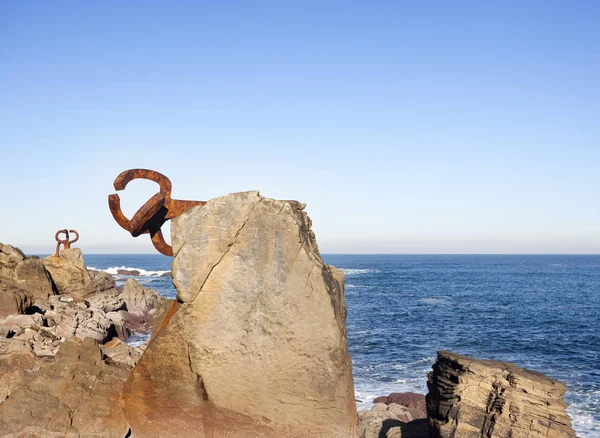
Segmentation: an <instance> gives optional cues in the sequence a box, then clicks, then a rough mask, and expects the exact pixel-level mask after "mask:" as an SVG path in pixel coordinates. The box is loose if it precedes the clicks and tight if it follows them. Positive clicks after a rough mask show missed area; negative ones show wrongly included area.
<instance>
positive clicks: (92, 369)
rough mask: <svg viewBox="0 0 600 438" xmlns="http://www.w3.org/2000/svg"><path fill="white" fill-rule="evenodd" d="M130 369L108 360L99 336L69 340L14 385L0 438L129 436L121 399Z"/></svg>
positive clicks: (0, 412)
mask: <svg viewBox="0 0 600 438" xmlns="http://www.w3.org/2000/svg"><path fill="white" fill-rule="evenodd" d="M127 374H128V371H127V370H126V369H124V368H120V367H116V366H112V365H108V364H106V363H105V362H104V361H103V360H102V353H101V351H100V348H99V347H98V345H97V344H96V342H95V341H94V340H93V339H86V340H85V341H80V340H79V339H77V338H72V339H70V340H68V341H66V342H64V343H63V344H62V345H61V346H60V349H59V351H58V353H57V354H56V359H55V361H54V362H53V363H52V364H50V365H48V366H46V367H43V368H41V369H39V370H37V371H34V372H32V373H30V374H29V375H28V376H27V378H26V379H21V380H20V382H19V383H18V384H17V385H16V386H14V387H12V389H11V390H12V392H11V394H10V397H9V398H8V399H6V400H5V401H4V403H2V404H0V437H17V436H18V437H25V436H28V437H29V436H31V437H34V436H35V437H92V436H94V437H105V438H113V437H114V438H123V437H124V436H126V434H127V433H128V429H129V428H128V425H127V422H126V420H125V417H124V415H123V410H122V408H121V404H120V402H119V400H120V397H121V389H122V385H123V382H124V381H125V379H126V378H127Z"/></svg>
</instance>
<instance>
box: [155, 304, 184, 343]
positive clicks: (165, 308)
mask: <svg viewBox="0 0 600 438" xmlns="http://www.w3.org/2000/svg"><path fill="white" fill-rule="evenodd" d="M174 304H175V307H176V308H178V307H179V305H178V303H177V300H164V299H163V300H162V301H161V302H160V303H159V305H158V307H157V308H156V312H154V319H153V321H152V336H154V335H156V333H157V332H158V330H160V329H161V327H162V326H163V322H164V321H165V318H166V317H167V316H168V314H169V312H173V311H175V309H172V307H173V305H174Z"/></svg>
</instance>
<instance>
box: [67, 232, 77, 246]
mask: <svg viewBox="0 0 600 438" xmlns="http://www.w3.org/2000/svg"><path fill="white" fill-rule="evenodd" d="M69 233H73V234H75V239H73V240H69V246H70V245H71V243H75V242H77V241H78V240H79V233H78V232H77V231H75V230H69Z"/></svg>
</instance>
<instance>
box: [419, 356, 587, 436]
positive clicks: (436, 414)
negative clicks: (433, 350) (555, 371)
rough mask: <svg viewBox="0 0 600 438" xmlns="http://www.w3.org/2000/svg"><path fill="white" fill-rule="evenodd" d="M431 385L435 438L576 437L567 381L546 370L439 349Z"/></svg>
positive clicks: (430, 410) (431, 421)
mask: <svg viewBox="0 0 600 438" xmlns="http://www.w3.org/2000/svg"><path fill="white" fill-rule="evenodd" d="M427 385H428V387H429V393H428V394H427V414H428V417H429V430H430V436H431V437H433V438H437V437H443V438H450V437H461V438H463V437H464V438H494V437H498V438H500V437H512V438H520V437H523V438H525V437H529V438H537V437H540V438H541V437H547V438H558V437H564V438H567V437H574V436H575V432H574V431H573V428H572V426H571V419H570V418H569V416H568V415H567V413H566V410H565V409H566V404H565V402H564V399H563V397H564V394H565V391H566V387H565V385H564V384H562V383H560V382H558V381H556V380H553V379H550V378H548V377H546V376H545V375H544V374H542V373H538V372H535V371H528V370H525V369H523V368H519V367H517V366H516V365H514V364H512V363H508V362H496V361H491V360H477V359H473V358H470V357H467V356H461V355H460V354H456V353H450V352H448V351H440V352H438V357H437V361H436V362H435V364H434V366H433V371H432V372H431V373H430V374H429V378H428V382H427Z"/></svg>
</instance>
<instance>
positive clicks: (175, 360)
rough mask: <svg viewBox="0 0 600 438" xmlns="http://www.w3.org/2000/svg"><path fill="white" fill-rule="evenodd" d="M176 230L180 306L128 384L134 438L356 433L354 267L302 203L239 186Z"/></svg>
mask: <svg viewBox="0 0 600 438" xmlns="http://www.w3.org/2000/svg"><path fill="white" fill-rule="evenodd" d="M171 234H172V241H173V252H174V254H175V257H174V260H173V266H172V268H173V271H172V273H173V281H174V283H175V286H176V288H177V292H178V297H177V298H178V300H179V301H180V302H181V304H180V305H179V306H178V309H177V310H176V311H175V312H174V314H173V315H172V316H171V317H170V319H168V318H165V321H167V323H166V325H165V326H164V328H163V329H162V330H160V331H159V332H158V333H157V334H155V337H154V339H153V340H152V341H151V343H150V345H149V346H148V348H147V350H146V351H145V353H144V355H143V356H142V357H141V359H140V361H139V362H138V363H137V365H136V367H135V369H134V370H133V372H132V374H131V375H130V377H129V379H128V382H127V384H126V387H125V390H124V399H125V406H126V412H127V419H128V420H129V423H130V425H131V427H132V432H133V436H144V437H159V436H160V437H192V436H193V437H203V436H211V437H221V436H228V437H254V436H260V437H282V436H285V437H308V436H310V437H332V438H333V437H343V438H347V437H354V436H356V420H357V415H356V405H355V401H354V388H353V382H352V366H351V361H350V356H349V354H348V349H347V344H346V324H345V319H346V308H345V304H344V294H343V274H342V273H341V272H340V271H337V270H336V269H335V268H332V267H330V266H327V265H326V264H325V263H323V261H322V259H321V257H320V255H319V252H318V248H317V245H316V242H315V237H314V235H313V233H312V231H311V230H310V220H309V218H308V216H307V215H306V213H305V212H304V211H303V205H301V204H299V203H297V202H294V201H277V200H273V199H266V198H263V197H261V196H260V195H259V194H258V192H247V193H236V194H231V195H228V196H225V197H221V198H217V199H213V200H211V201H209V202H208V203H207V204H206V205H205V206H203V207H196V208H194V209H192V210H190V211H188V212H187V213H185V214H183V215H182V216H180V217H178V218H176V219H174V220H173V221H172V225H171Z"/></svg>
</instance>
